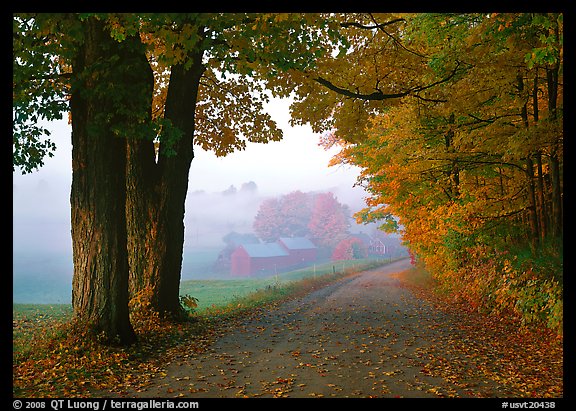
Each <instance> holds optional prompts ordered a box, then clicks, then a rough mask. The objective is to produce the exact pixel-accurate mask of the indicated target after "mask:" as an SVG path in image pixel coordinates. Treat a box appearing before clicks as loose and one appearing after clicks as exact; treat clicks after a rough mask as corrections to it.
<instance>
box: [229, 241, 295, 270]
mask: <svg viewBox="0 0 576 411" xmlns="http://www.w3.org/2000/svg"><path fill="white" fill-rule="evenodd" d="M230 263H231V265H230V274H232V275H237V276H247V275H252V274H256V273H260V272H266V271H276V270H277V269H280V268H283V267H287V266H289V265H290V264H291V260H290V254H288V251H286V250H285V249H284V248H283V247H281V246H280V245H279V244H278V243H268V244H242V245H240V246H238V247H236V249H235V250H234V251H233V252H232V255H231V256H230Z"/></svg>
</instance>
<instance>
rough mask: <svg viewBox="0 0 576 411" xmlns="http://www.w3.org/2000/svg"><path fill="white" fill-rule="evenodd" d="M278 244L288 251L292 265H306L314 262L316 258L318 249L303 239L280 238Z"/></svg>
mask: <svg viewBox="0 0 576 411" xmlns="http://www.w3.org/2000/svg"><path fill="white" fill-rule="evenodd" d="M278 243H279V244H280V245H281V246H282V247H284V248H285V249H286V251H288V253H289V254H290V259H291V262H292V265H301V264H304V265H305V264H306V263H308V262H311V261H316V258H317V257H318V249H317V248H316V246H315V245H314V243H312V241H310V240H309V239H307V238H305V237H292V238H288V237H282V238H280V239H278Z"/></svg>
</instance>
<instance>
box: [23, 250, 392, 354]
mask: <svg viewBox="0 0 576 411" xmlns="http://www.w3.org/2000/svg"><path fill="white" fill-rule="evenodd" d="M383 262H384V261H382V260H381V261H378V260H374V259H366V260H353V261H344V262H342V261H340V262H334V263H332V262H330V263H325V264H319V265H315V266H312V267H307V268H304V269H300V270H295V271H290V272H287V273H283V274H278V275H275V276H270V277H264V278H254V277H249V278H242V279H233V280H186V281H182V282H181V285H180V295H181V296H186V295H188V296H192V297H195V298H196V299H197V300H198V307H197V308H196V314H197V315H206V316H213V315H217V314H221V313H224V314H226V312H230V311H234V310H235V309H237V308H242V309H246V308H250V307H253V306H258V305H260V304H263V303H266V302H269V301H271V300H273V299H280V298H283V297H284V296H285V295H286V294H288V293H290V292H292V291H293V288H291V287H290V285H293V284H297V283H299V282H302V281H303V280H307V279H314V278H321V277H322V276H325V275H326V274H336V275H338V274H339V273H342V272H344V271H346V272H349V271H351V270H355V271H359V270H365V269H369V268H372V267H376V266H378V265H381V264H382V263H383ZM386 262H387V260H386ZM71 317H72V306H71V305H70V304H13V305H12V320H13V333H12V336H13V345H12V346H13V354H15V355H18V354H19V353H22V352H25V351H28V350H29V349H30V347H29V344H28V342H29V341H35V340H38V339H45V338H46V337H49V336H50V335H51V334H54V333H56V332H57V331H56V329H57V325H59V324H62V323H65V322H67V321H68V320H70V319H71Z"/></svg>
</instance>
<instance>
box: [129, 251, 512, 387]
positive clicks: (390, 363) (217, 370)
mask: <svg viewBox="0 0 576 411" xmlns="http://www.w3.org/2000/svg"><path fill="white" fill-rule="evenodd" d="M409 267H410V262H409V260H402V261H398V262H395V263H392V264H390V265H387V266H384V267H381V268H378V269H375V270H371V271H366V272H363V273H360V274H357V275H354V276H351V277H347V278H344V279H342V280H340V281H338V282H337V283H334V284H332V285H330V286H327V287H325V288H322V289H320V290H318V291H315V292H312V293H310V294H308V295H307V296H305V297H302V298H298V299H295V300H291V301H289V302H287V303H284V304H282V305H280V306H278V307H277V308H275V309H273V310H270V311H266V312H265V313H262V314H261V315H260V316H257V317H253V318H250V319H247V320H245V321H244V322H241V323H239V324H238V325H237V326H236V327H235V328H233V329H231V330H229V331H227V332H226V333H225V334H224V335H223V336H222V337H221V338H219V339H217V340H216V341H215V342H214V343H213V344H212V346H211V347H210V348H209V350H208V351H206V352H203V353H199V354H196V353H185V352H183V355H182V357H181V358H177V359H175V360H173V361H172V362H171V363H170V364H167V367H166V375H165V376H163V377H161V378H157V379H155V380H153V381H152V383H151V384H150V385H149V386H147V387H146V388H145V390H144V391H141V392H131V393H127V394H126V396H128V397H176V396H184V397H197V398H202V397H212V398H214V397H306V398H310V397H438V396H458V397H461V396H462V397H469V396H499V397H507V396H510V395H516V394H517V393H514V392H509V391H507V389H506V388H505V387H503V386H502V385H501V383H499V382H498V381H496V380H497V379H490V378H487V377H486V374H485V373H481V372H477V373H475V372H466V373H461V374H460V375H459V376H458V377H457V378H456V377H455V378H450V376H449V375H442V373H438V372H435V373H432V372H430V370H431V367H432V366H435V367H436V369H438V367H439V366H441V365H442V361H448V362H451V363H452V365H454V364H460V363H462V364H464V363H465V361H466V359H465V356H466V355H468V354H465V353H463V354H462V356H459V355H458V353H453V352H450V353H448V352H446V353H445V354H446V355H440V356H439V355H438V354H439V353H442V351H443V350H444V348H445V344H447V342H449V341H455V340H461V339H465V338H467V337H466V335H464V334H461V335H460V334H459V332H458V331H457V330H458V329H457V327H455V326H454V321H457V320H456V319H455V318H453V317H451V316H450V315H449V314H446V313H445V312H443V311H440V310H438V309H436V308H434V307H433V306H432V305H431V303H429V302H426V301H424V300H421V299H419V298H417V297H416V296H414V294H413V293H412V292H411V291H410V290H408V289H406V288H405V287H402V286H401V284H400V283H399V282H398V281H397V280H395V279H393V278H392V277H391V276H390V275H391V274H392V273H395V272H399V271H403V270H406V269H408V268H409ZM495 355H496V354H495ZM497 360H498V358H494V361H497ZM464 366H465V367H466V368H476V366H475V365H474V363H466V364H464ZM477 367H480V366H479V365H478V366H477ZM463 375H465V376H466V378H464V379H463Z"/></svg>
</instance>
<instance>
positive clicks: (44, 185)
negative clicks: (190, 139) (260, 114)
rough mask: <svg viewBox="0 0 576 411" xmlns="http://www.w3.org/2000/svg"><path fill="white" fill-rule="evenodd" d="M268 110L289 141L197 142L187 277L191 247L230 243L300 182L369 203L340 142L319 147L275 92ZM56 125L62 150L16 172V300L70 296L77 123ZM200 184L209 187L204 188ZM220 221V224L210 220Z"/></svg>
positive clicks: (355, 203) (355, 204)
mask: <svg viewBox="0 0 576 411" xmlns="http://www.w3.org/2000/svg"><path fill="white" fill-rule="evenodd" d="M266 110H267V111H268V112H269V113H270V115H271V116H272V118H273V119H274V120H275V121H276V122H277V124H278V126H279V127H280V128H281V129H282V130H283V132H284V138H283V140H282V141H280V142H270V143H267V144H257V143H248V144H247V147H246V149H245V150H243V151H239V152H235V153H232V154H229V155H228V156H226V157H223V158H217V157H216V156H215V155H214V154H212V153H210V152H206V151H203V150H202V149H201V148H199V147H195V157H194V160H193V161H192V166H191V169H190V174H189V191H188V196H187V200H186V215H185V227H186V232H185V244H184V248H185V249H184V263H183V275H182V276H183V278H186V270H187V269H189V270H191V268H190V267H191V266H190V264H192V262H191V260H192V258H190V257H187V253H188V255H191V254H190V253H191V252H192V251H194V250H196V249H199V248H201V247H218V246H219V245H221V246H222V247H223V246H224V244H223V243H222V241H221V237H222V235H223V233H226V232H227V231H230V230H235V231H239V232H246V231H250V229H251V222H252V221H253V218H254V216H255V213H256V212H257V209H258V207H259V204H260V202H261V201H262V200H263V199H265V198H269V197H273V196H279V195H282V194H287V193H289V192H291V191H295V190H301V191H303V192H309V191H323V192H325V191H332V192H333V193H334V194H335V195H336V197H337V198H338V200H339V201H340V202H341V203H344V204H347V205H349V206H350V208H351V210H352V212H354V211H357V210H359V209H360V208H362V207H363V206H364V197H365V196H366V193H365V192H364V191H363V190H362V189H361V188H360V187H353V186H354V183H355V181H356V177H357V175H358V169H356V168H353V167H350V166H335V167H328V162H329V161H330V159H331V157H332V156H333V155H334V154H336V153H337V151H338V149H337V148H333V149H331V150H330V151H325V150H324V149H323V148H321V147H319V146H318V142H319V135H317V134H314V133H313V132H312V130H311V128H310V127H309V126H297V127H291V126H290V125H289V118H290V115H289V101H287V100H277V99H276V100H272V101H271V103H269V104H268V106H267V107H266ZM48 128H49V129H50V130H51V131H52V136H51V139H52V141H53V142H54V143H55V144H56V146H57V149H56V152H55V155H54V157H52V158H46V160H45V164H44V166H42V167H41V168H40V170H38V171H35V172H33V173H31V174H26V175H22V174H21V172H20V171H19V170H18V169H16V170H15V171H14V172H13V278H14V288H13V295H14V302H47V303H58V302H64V303H66V302H69V294H70V289H71V281H70V280H71V277H72V258H71V257H72V241H71V237H70V200H69V198H70V185H71V182H72V170H71V156H72V153H71V150H72V148H71V142H70V132H71V128H70V126H69V125H68V124H67V120H61V121H56V122H52V123H50V124H49V125H48ZM250 181H253V182H255V183H256V185H257V187H258V190H257V194H256V195H253V196H252V197H250V198H246V197H242V196H240V195H239V196H235V197H234V198H231V197H229V196H227V197H224V196H222V195H221V193H222V191H224V190H226V189H228V188H229V187H230V186H231V185H234V186H235V187H236V188H237V189H238V190H239V189H240V188H241V186H242V184H244V183H247V182H250ZM199 191H203V192H204V194H203V195H202V196H199V195H198V194H197V193H198V192H199ZM194 193H196V194H194ZM212 223H213V224H218V226H217V227H216V226H214V228H210V227H212V226H208V224H212ZM63 289H64V291H62V290H63Z"/></svg>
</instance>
